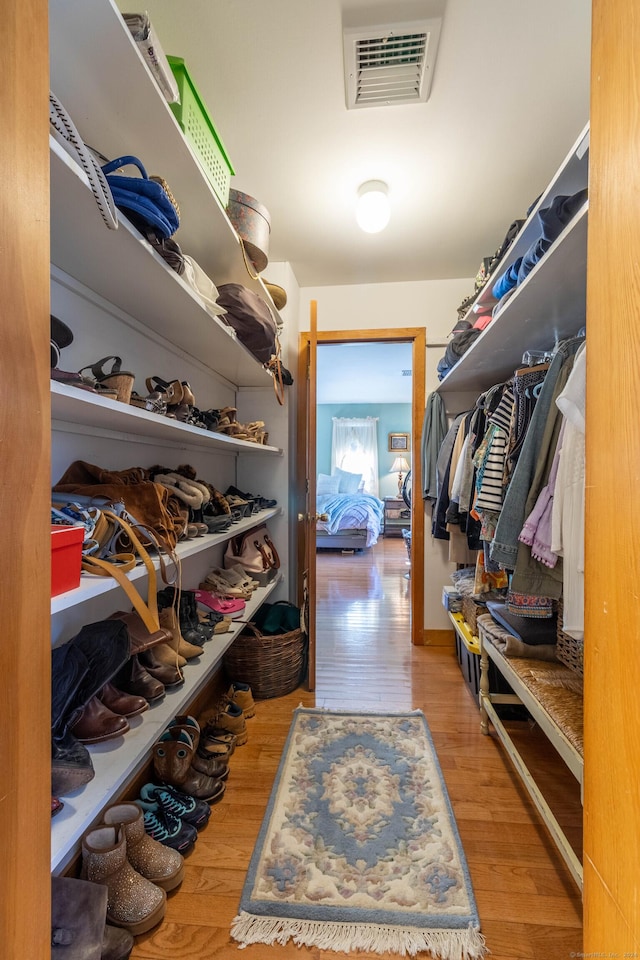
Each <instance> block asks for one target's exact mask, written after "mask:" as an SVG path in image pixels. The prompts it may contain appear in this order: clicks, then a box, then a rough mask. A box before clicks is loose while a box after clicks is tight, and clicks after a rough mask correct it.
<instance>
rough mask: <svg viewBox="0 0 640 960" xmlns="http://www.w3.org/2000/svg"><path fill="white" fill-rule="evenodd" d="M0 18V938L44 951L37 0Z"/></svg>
mask: <svg viewBox="0 0 640 960" xmlns="http://www.w3.org/2000/svg"><path fill="white" fill-rule="evenodd" d="M2 21H3V33H2V36H3V54H4V56H5V59H6V62H5V71H4V76H3V83H2V91H1V92H0V103H1V105H2V110H1V112H2V117H3V130H2V137H1V138H0V171H1V182H2V217H0V248H1V249H2V256H1V257H0V288H1V289H2V296H3V313H4V317H5V322H4V324H3V339H2V414H1V421H0V423H1V427H0V439H1V441H2V449H3V450H4V452H5V456H4V458H3V468H2V498H1V502H0V520H1V524H2V539H3V544H4V555H5V561H6V562H5V563H4V565H3V571H2V578H1V579H0V609H2V615H3V642H2V644H0V677H1V680H0V684H1V694H0V701H1V702H2V716H3V719H4V722H5V733H4V736H3V738H2V747H1V748H0V770H1V771H2V773H1V776H2V800H1V802H0V849H1V850H2V852H3V866H2V896H1V897H0V942H1V943H3V944H4V945H5V947H4V949H5V951H8V954H10V955H11V956H13V957H44V956H49V952H50V944H51V923H50V911H49V903H50V879H49V874H50V859H49V845H50V830H51V827H50V817H49V815H48V813H47V811H48V809H49V808H48V807H47V801H50V798H51V771H50V763H51V734H50V731H51V645H50V639H49V638H50V635H51V627H50V612H51V610H50V593H49V582H50V570H51V535H50V532H49V528H50V522H51V514H50V497H51V478H50V425H49V420H50V395H49V367H48V366H47V359H48V356H49V348H48V347H47V339H48V338H49V336H50V329H49V328H50V321H49V141H48V132H49V130H48V122H47V99H48V91H49V61H48V49H49V42H48V20H47V4H46V2H44V0H25V2H23V3H16V2H13V3H9V4H8V5H5V8H4V9H3V15H2Z"/></svg>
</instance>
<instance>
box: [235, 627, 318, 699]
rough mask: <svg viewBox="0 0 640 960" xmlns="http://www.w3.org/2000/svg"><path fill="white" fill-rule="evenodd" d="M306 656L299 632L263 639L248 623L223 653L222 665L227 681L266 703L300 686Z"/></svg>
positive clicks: (303, 637)
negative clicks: (244, 686) (243, 686)
mask: <svg viewBox="0 0 640 960" xmlns="http://www.w3.org/2000/svg"><path fill="white" fill-rule="evenodd" d="M306 652H307V651H306V634H305V633H304V631H303V630H301V629H300V628H298V629H296V630H290V631H289V632H288V633H280V634H277V635H274V636H267V635H266V634H263V633H261V632H260V630H259V629H258V628H257V627H256V625H255V624H253V623H248V624H247V625H246V627H245V629H244V630H243V631H242V633H241V634H239V636H237V637H236V639H235V640H234V641H233V643H232V644H231V646H230V647H229V649H228V650H227V652H226V653H225V655H224V658H223V664H224V669H225V672H226V673H227V675H228V677H229V678H230V679H232V680H239V681H241V682H242V683H248V684H249V686H250V687H251V692H252V694H253V697H254V699H255V700H269V699H271V698H272V697H283V696H284V695H285V694H286V693H291V691H292V690H295V689H296V687H298V686H299V685H300V683H301V682H302V680H303V677H304V674H305V670H306V663H307V657H306Z"/></svg>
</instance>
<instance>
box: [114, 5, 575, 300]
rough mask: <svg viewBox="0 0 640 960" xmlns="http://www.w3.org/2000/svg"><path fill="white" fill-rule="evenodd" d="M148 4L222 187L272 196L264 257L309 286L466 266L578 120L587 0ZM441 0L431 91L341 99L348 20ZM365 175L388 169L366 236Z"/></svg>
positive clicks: (489, 242)
mask: <svg viewBox="0 0 640 960" xmlns="http://www.w3.org/2000/svg"><path fill="white" fill-rule="evenodd" d="M118 3H119V4H120V5H121V8H122V9H125V8H128V9H131V7H130V5H129V4H126V3H123V2H122V0H118ZM142 6H143V7H144V8H145V9H146V10H147V11H148V13H149V15H150V17H151V20H152V23H153V26H154V28H155V30H156V32H157V34H158V36H159V39H160V42H161V45H162V47H163V49H164V51H165V53H168V54H173V55H176V56H182V57H184V58H185V60H186V63H187V67H188V69H189V71H190V73H191V75H192V77H193V79H194V81H195V83H196V85H197V87H198V88H199V90H200V93H201V95H202V97H203V99H204V101H205V102H206V104H207V106H208V108H209V112H210V114H211V116H212V117H213V119H214V121H215V123H216V126H217V128H218V129H219V132H220V134H221V137H222V139H223V141H224V143H225V146H226V148H227V151H228V153H229V156H230V158H231V161H232V163H233V164H234V167H235V170H236V176H235V177H234V178H233V180H232V186H234V187H236V188H237V189H240V190H242V191H244V192H246V193H249V194H251V195H252V196H254V197H256V198H257V199H258V200H260V201H261V202H262V203H263V204H264V205H265V206H266V207H267V209H268V210H269V212H270V215H271V220H272V231H271V238H270V259H271V260H272V261H276V260H286V261H289V262H290V264H291V265H292V268H293V270H294V273H295V275H296V277H297V280H298V283H299V284H300V285H301V286H317V285H325V284H347V283H370V282H384V281H399V280H418V279H420V280H428V279H441V278H453V277H470V276H474V275H475V273H476V271H477V269H478V266H479V263H480V261H481V259H482V257H483V256H488V255H490V254H491V253H492V252H493V251H494V250H495V249H496V247H497V246H498V245H499V243H500V241H501V240H502V238H503V236H504V234H505V232H506V229H507V227H508V225H509V224H510V222H511V221H512V220H513V219H515V218H516V217H521V216H523V215H524V214H525V212H526V208H527V207H528V206H529V205H530V203H531V202H532V201H533V200H535V198H536V197H537V196H538V194H539V193H540V192H541V191H542V190H543V188H544V187H545V186H546V184H547V183H548V181H549V180H550V178H551V175H552V174H553V172H554V171H555V169H556V168H557V167H558V165H559V164H560V163H561V161H562V159H563V158H564V156H565V155H566V153H567V151H568V149H569V148H570V146H571V144H572V143H573V142H574V141H575V140H576V138H577V137H578V135H579V133H580V131H581V130H582V128H583V127H584V125H585V123H586V122H587V120H588V106H589V47H590V14H591V3H590V0H535V2H530V0H529V2H525V0H421V2H414V0H407V2H405V0H342V2H341V0H269V2H265V0H216V2H212V0H184V2H182V3H176V2H175V0H145V3H144V4H143V5H142ZM438 14H441V15H442V31H441V35H440V42H439V47H438V54H437V60H436V63H435V69H434V74H433V85H432V89H431V95H430V98H429V100H428V101H427V102H426V103H423V104H409V105H400V106H391V107H384V106H383V107H373V108H367V109H359V110H350V111H348V110H347V109H346V106H345V94H344V82H343V52H342V24H343V20H344V21H345V23H348V24H350V25H353V24H357V23H358V22H362V24H372V23H376V22H378V23H384V22H389V21H390V20H396V21H398V20H409V19H415V18H418V17H425V16H433V15H438ZM116 68H117V65H115V64H114V69H116ZM369 179H382V180H385V181H386V182H387V183H388V184H389V188H390V197H391V202H392V218H391V222H390V224H389V226H388V227H387V229H386V230H385V231H384V232H383V233H381V234H375V235H367V234H364V233H362V232H360V231H359V230H358V228H357V227H356V225H355V219H354V201H355V196H356V191H357V188H358V186H359V185H360V184H361V183H362V182H364V181H366V180H369ZM178 199H179V198H178ZM267 276H268V274H267Z"/></svg>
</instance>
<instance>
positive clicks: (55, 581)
mask: <svg viewBox="0 0 640 960" xmlns="http://www.w3.org/2000/svg"><path fill="white" fill-rule="evenodd" d="M83 540H84V527H65V526H55V525H52V526H51V596H52V597H57V596H58V594H60V593H66V592H67V590H74V589H75V588H76V587H79V586H80V569H81V567H82V541H83Z"/></svg>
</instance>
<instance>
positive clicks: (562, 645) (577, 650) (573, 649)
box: [556, 597, 584, 677]
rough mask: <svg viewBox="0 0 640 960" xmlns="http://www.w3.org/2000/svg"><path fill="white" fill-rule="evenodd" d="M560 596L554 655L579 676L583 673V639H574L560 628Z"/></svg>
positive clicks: (561, 616) (561, 615)
mask: <svg viewBox="0 0 640 960" xmlns="http://www.w3.org/2000/svg"><path fill="white" fill-rule="evenodd" d="M563 621H564V617H563V604H562V597H561V598H560V600H559V601H558V631H557V634H558V641H557V643H556V656H557V658H558V660H559V661H560V662H561V663H564V665H565V667H569V669H570V670H573V671H574V672H575V673H577V674H579V675H580V676H581V677H582V676H583V675H584V640H576V639H575V637H570V636H569V634H568V633H565V632H564V630H563V629H562V627H563V625H564V623H563Z"/></svg>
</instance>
